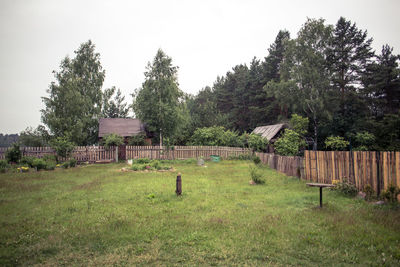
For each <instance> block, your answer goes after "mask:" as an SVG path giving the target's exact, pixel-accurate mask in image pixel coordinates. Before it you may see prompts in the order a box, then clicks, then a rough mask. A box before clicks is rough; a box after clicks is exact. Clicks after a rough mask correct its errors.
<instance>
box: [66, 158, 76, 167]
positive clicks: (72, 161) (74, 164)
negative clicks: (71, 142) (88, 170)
mask: <svg viewBox="0 0 400 267" xmlns="http://www.w3.org/2000/svg"><path fill="white" fill-rule="evenodd" d="M68 162H69V166H70V167H71V168H74V167H76V164H77V162H78V161H77V160H76V159H74V158H72V159H70V160H69V161H68Z"/></svg>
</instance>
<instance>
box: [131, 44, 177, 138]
mask: <svg viewBox="0 0 400 267" xmlns="http://www.w3.org/2000/svg"><path fill="white" fill-rule="evenodd" d="M177 71H178V68H177V67H175V66H172V59H171V58H170V57H168V56H167V55H166V54H165V53H164V52H163V51H162V50H161V49H159V50H158V51H157V54H156V56H155V58H154V60H153V62H152V64H150V63H149V64H148V66H147V71H146V72H145V81H144V82H143V84H142V87H141V88H139V89H138V90H136V91H135V93H134V94H133V95H132V96H133V104H132V107H133V111H134V112H135V114H136V116H137V117H138V118H139V119H141V120H142V121H144V122H146V123H147V126H148V127H149V130H150V131H151V132H154V133H156V134H158V135H159V136H160V142H161V143H162V138H163V137H167V138H171V137H173V136H174V135H175V134H176V132H177V130H178V129H179V125H180V124H181V123H183V122H184V111H183V110H184V106H183V105H182V103H181V102H180V100H181V98H182V97H183V92H182V91H181V90H180V89H179V87H178V81H177Z"/></svg>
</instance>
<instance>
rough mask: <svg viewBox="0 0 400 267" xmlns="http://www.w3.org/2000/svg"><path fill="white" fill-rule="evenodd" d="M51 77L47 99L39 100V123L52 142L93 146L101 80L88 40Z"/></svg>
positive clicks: (100, 71)
mask: <svg viewBox="0 0 400 267" xmlns="http://www.w3.org/2000/svg"><path fill="white" fill-rule="evenodd" d="M54 76H55V79H56V82H52V83H51V84H50V86H49V89H48V90H47V93H48V94H49V95H48V97H43V98H42V99H43V102H44V104H45V109H43V110H41V112H42V121H43V123H44V124H46V125H47V127H48V128H49V130H50V133H51V134H52V135H53V136H54V137H55V138H58V137H64V136H68V137H69V138H70V139H69V141H71V142H74V143H76V144H78V145H90V144H94V143H95V142H96V141H97V133H98V118H99V117H100V115H101V106H102V95H103V93H102V91H101V87H102V86H103V81H104V78H105V71H104V70H103V68H102V66H101V63H100V55H99V54H98V53H95V46H94V44H93V43H92V42H91V41H90V40H89V41H88V42H86V43H83V44H81V46H80V47H79V49H78V50H76V51H75V57H74V58H72V59H70V58H69V57H66V58H65V59H63V60H62V62H61V64H60V71H58V72H57V71H54Z"/></svg>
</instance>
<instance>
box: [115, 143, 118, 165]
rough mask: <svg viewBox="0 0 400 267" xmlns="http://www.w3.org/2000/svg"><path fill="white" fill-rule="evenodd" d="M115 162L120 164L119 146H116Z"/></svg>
mask: <svg viewBox="0 0 400 267" xmlns="http://www.w3.org/2000/svg"><path fill="white" fill-rule="evenodd" d="M115 162H117V163H118V146H115Z"/></svg>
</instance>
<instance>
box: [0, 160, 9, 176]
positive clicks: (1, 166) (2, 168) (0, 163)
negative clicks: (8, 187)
mask: <svg viewBox="0 0 400 267" xmlns="http://www.w3.org/2000/svg"><path fill="white" fill-rule="evenodd" d="M9 167H10V165H8V163H7V161H6V160H4V159H2V160H0V173H4V172H6V171H7V169H8V168H9Z"/></svg>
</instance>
